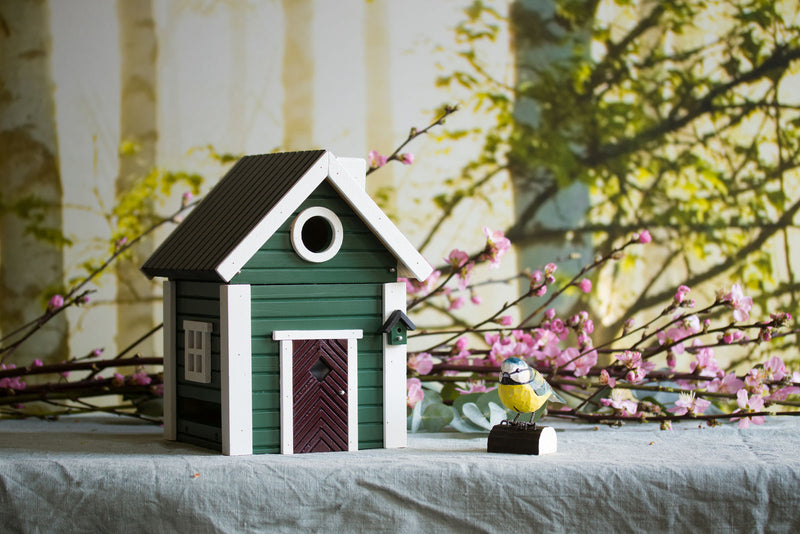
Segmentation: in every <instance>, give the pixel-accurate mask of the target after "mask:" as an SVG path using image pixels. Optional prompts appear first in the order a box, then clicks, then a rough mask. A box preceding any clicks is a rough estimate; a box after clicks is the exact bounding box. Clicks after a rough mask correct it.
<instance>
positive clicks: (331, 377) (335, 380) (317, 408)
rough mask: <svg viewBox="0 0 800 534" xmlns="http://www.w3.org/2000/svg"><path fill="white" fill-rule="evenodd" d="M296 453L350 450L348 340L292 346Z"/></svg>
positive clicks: (301, 341) (316, 341)
mask: <svg viewBox="0 0 800 534" xmlns="http://www.w3.org/2000/svg"><path fill="white" fill-rule="evenodd" d="M292 353H293V354H292V367H293V369H292V370H293V374H294V377H293V388H294V389H293V396H294V452H295V453H301V452H325V451H346V450H347V340H346V339H308V340H295V341H293V342H292Z"/></svg>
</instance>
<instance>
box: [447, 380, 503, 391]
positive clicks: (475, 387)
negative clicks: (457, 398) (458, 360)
mask: <svg viewBox="0 0 800 534" xmlns="http://www.w3.org/2000/svg"><path fill="white" fill-rule="evenodd" d="M467 385H468V387H467V388H466V389H464V388H456V391H458V392H459V393H461V394H462V395H469V394H470V393H486V392H487V391H492V390H493V389H494V388H493V387H492V388H489V387H486V383H485V382H484V381H482V380H479V381H475V382H474V381H470V382H467Z"/></svg>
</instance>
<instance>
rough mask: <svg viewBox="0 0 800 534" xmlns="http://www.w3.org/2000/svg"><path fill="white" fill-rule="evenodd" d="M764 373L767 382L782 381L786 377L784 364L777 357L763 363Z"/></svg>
mask: <svg viewBox="0 0 800 534" xmlns="http://www.w3.org/2000/svg"><path fill="white" fill-rule="evenodd" d="M763 368H764V372H765V373H766V375H767V380H770V381H772V380H776V381H778V380H783V377H784V376H786V364H785V363H783V360H782V359H780V358H779V357H778V356H773V357H772V358H770V359H769V360H767V361H766V362H765V363H764V366H763Z"/></svg>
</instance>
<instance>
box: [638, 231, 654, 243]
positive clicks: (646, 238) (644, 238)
mask: <svg viewBox="0 0 800 534" xmlns="http://www.w3.org/2000/svg"><path fill="white" fill-rule="evenodd" d="M638 239H639V243H643V244H646V243H649V242H650V241H652V240H653V238H652V237H651V236H650V232H649V231H648V230H642V231H641V232H639V237H638Z"/></svg>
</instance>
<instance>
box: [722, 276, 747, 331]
mask: <svg viewBox="0 0 800 534" xmlns="http://www.w3.org/2000/svg"><path fill="white" fill-rule="evenodd" d="M722 302H725V303H727V304H728V305H729V306H730V307H731V308H733V318H734V320H736V321H738V322H743V321H746V320H748V319H749V318H750V309H751V308H752V307H753V299H752V298H750V297H746V296H744V293H743V292H742V286H740V285H739V284H733V285H732V286H731V290H730V292H729V293H727V294H725V295H723V297H722Z"/></svg>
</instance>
